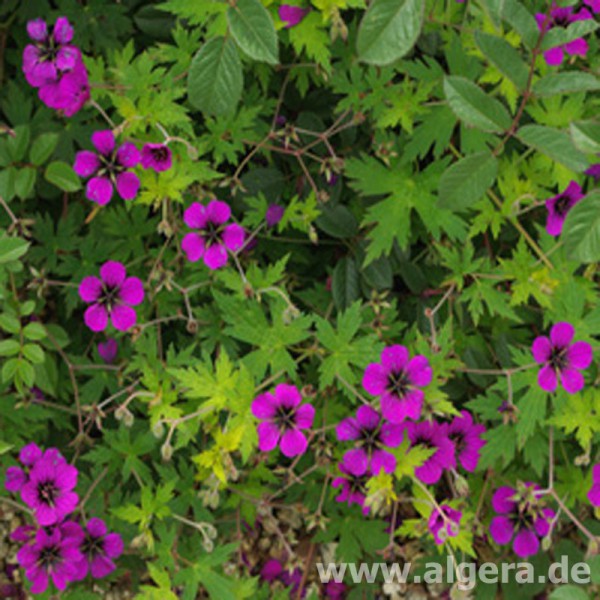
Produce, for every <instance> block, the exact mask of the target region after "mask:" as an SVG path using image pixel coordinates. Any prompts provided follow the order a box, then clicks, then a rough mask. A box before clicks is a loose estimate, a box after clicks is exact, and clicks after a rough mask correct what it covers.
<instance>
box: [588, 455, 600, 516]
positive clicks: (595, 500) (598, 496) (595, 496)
mask: <svg viewBox="0 0 600 600" xmlns="http://www.w3.org/2000/svg"><path fill="white" fill-rule="evenodd" d="M588 500H589V501H590V502H591V503H592V505H593V506H600V464H597V465H594V468H593V469H592V487H591V488H590V491H589V492H588Z"/></svg>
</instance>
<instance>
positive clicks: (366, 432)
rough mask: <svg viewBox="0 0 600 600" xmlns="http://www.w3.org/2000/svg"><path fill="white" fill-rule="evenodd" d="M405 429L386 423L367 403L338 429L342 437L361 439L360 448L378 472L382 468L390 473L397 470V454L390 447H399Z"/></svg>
mask: <svg viewBox="0 0 600 600" xmlns="http://www.w3.org/2000/svg"><path fill="white" fill-rule="evenodd" d="M403 432H404V430H403V427H402V426H401V425H397V424H394V423H384V422H382V419H381V415H380V414H379V413H378V412H377V411H376V410H375V409H374V408H372V407H370V406H366V405H363V406H361V407H360V408H359V409H358V410H357V411H356V417H348V418H346V419H344V420H343V421H341V422H340V423H339V424H338V426H337V428H336V434H337V438H338V440H340V441H344V442H345V441H355V442H357V444H358V445H359V446H360V447H359V448H358V449H357V451H358V452H359V453H361V454H364V455H365V457H366V458H367V460H368V461H369V465H370V470H371V471H372V473H373V474H374V475H377V474H379V472H380V471H381V469H383V470H384V471H385V472H386V473H393V472H394V469H395V468H396V457H395V456H394V455H393V454H392V453H391V452H388V451H387V450H386V448H396V447H398V446H399V445H400V444H401V443H402V436H403Z"/></svg>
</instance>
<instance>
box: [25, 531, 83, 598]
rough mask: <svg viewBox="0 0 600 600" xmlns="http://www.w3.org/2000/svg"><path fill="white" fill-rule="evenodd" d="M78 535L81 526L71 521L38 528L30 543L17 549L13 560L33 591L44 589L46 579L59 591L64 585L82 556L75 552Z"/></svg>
mask: <svg viewBox="0 0 600 600" xmlns="http://www.w3.org/2000/svg"><path fill="white" fill-rule="evenodd" d="M82 538H83V532H82V531H81V527H79V525H77V523H74V522H72V521H71V522H68V523H63V524H62V525H61V526H60V527H53V528H51V529H39V530H38V531H37V533H36V535H35V540H34V541H33V543H30V544H27V545H25V546H23V547H22V548H21V549H20V550H19V552H18V553H17V561H18V563H19V565H20V566H21V567H22V568H23V569H24V570H25V575H26V576H27V579H29V581H31V582H32V586H31V591H32V592H33V593H34V594H42V593H43V592H45V591H46V589H47V588H48V583H49V580H50V579H52V582H53V583H54V585H55V586H56V587H57V588H58V589H59V590H64V589H65V588H66V587H67V583H68V582H69V581H72V580H73V577H74V575H75V572H76V564H77V562H79V561H80V560H81V558H82V556H81V552H80V551H79V545H80V544H81V541H82Z"/></svg>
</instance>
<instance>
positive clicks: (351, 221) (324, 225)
mask: <svg viewBox="0 0 600 600" xmlns="http://www.w3.org/2000/svg"><path fill="white" fill-rule="evenodd" d="M315 223H316V225H317V227H318V228H319V229H322V230H323V231H324V232H325V233H327V234H329V235H330V236H331V237H334V238H339V239H345V238H351V237H352V236H354V235H356V233H357V232H358V222H357V221H356V218H355V217H354V215H353V214H352V213H351V212H350V210H348V208H347V207H346V206H344V205H343V204H336V205H335V206H330V205H329V204H326V205H325V206H324V207H323V210H322V211H321V215H320V216H319V218H318V219H317V220H316V221H315Z"/></svg>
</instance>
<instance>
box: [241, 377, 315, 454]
mask: <svg viewBox="0 0 600 600" xmlns="http://www.w3.org/2000/svg"><path fill="white" fill-rule="evenodd" d="M301 402H302V396H301V395H300V392H299V391H298V390H297V388H295V387H294V386H293V385H288V384H285V383H280V384H279V385H278V386H277V387H276V388H275V393H274V394H271V393H270V392H267V393H265V394H261V395H260V396H258V397H257V398H255V400H254V402H252V414H253V415H254V416H255V417H256V418H257V419H260V420H261V421H262V423H260V424H259V425H258V447H259V448H260V450H261V451H262V452H270V451H271V450H273V449H274V448H276V447H277V445H278V444H279V447H280V448H281V452H283V454H284V455H285V456H287V457H289V458H291V457H293V456H298V455H299V454H304V452H306V448H307V447H308V442H307V440H306V436H305V435H304V434H303V433H302V431H301V430H302V429H310V428H311V427H312V424H313V419H314V417H315V409H314V407H313V406H312V404H302V405H301Z"/></svg>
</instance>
